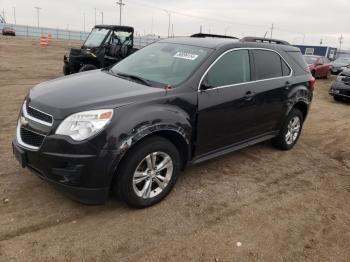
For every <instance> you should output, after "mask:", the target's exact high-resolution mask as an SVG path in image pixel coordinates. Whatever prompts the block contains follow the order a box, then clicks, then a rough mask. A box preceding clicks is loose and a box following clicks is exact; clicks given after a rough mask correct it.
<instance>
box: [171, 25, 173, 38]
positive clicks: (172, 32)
mask: <svg viewBox="0 0 350 262" xmlns="http://www.w3.org/2000/svg"><path fill="white" fill-rule="evenodd" d="M171 37H174V24H171Z"/></svg>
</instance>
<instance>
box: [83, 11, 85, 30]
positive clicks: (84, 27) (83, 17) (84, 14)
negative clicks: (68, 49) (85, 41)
mask: <svg viewBox="0 0 350 262" xmlns="http://www.w3.org/2000/svg"><path fill="white" fill-rule="evenodd" d="M83 20H84V33H85V12H84V13H83Z"/></svg>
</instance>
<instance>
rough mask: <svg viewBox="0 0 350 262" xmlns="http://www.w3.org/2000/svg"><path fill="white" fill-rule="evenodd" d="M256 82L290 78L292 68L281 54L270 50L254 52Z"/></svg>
mask: <svg viewBox="0 0 350 262" xmlns="http://www.w3.org/2000/svg"><path fill="white" fill-rule="evenodd" d="M253 56H254V64H255V77H256V80H262V79H269V78H276V77H282V76H288V75H289V74H290V68H289V67H288V65H287V64H286V63H285V62H284V60H283V59H282V58H281V56H280V55H279V54H277V53H276V52H273V51H269V50H253Z"/></svg>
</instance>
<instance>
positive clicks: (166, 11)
mask: <svg viewBox="0 0 350 262" xmlns="http://www.w3.org/2000/svg"><path fill="white" fill-rule="evenodd" d="M163 11H164V12H165V13H167V14H168V17H169V21H168V37H169V35H170V12H169V11H168V10H165V9H163Z"/></svg>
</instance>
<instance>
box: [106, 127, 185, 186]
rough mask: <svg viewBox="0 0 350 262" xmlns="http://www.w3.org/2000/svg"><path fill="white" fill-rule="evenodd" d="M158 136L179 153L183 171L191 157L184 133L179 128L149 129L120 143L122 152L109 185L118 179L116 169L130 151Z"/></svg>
mask: <svg viewBox="0 0 350 262" xmlns="http://www.w3.org/2000/svg"><path fill="white" fill-rule="evenodd" d="M154 136H159V137H163V138H165V139H167V140H169V141H170V142H171V143H172V144H173V145H174V146H175V147H176V148H177V150H178V151H179V154H180V157H181V170H183V169H184V168H185V166H186V164H187V162H188V161H189V160H190V156H191V146H190V140H189V138H188V137H187V136H186V134H185V132H184V131H183V130H182V129H181V128H179V127H178V128H175V127H173V128H171V127H167V128H160V127H159V128H156V129H155V128H154V126H153V128H149V129H148V130H146V131H145V130H142V131H141V132H139V133H137V134H135V135H133V136H130V137H129V138H127V139H125V140H123V141H122V143H121V144H120V149H121V151H122V155H121V157H120V159H119V161H118V163H116V165H115V167H114V172H113V174H112V177H111V182H112V183H111V185H112V184H113V183H114V182H113V180H115V179H117V178H118V169H119V168H120V166H121V163H122V162H123V161H124V159H125V158H126V157H127V156H128V154H129V152H130V151H131V149H133V148H134V147H135V146H136V145H138V144H139V143H140V142H142V141H144V140H145V139H147V138H150V137H154Z"/></svg>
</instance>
